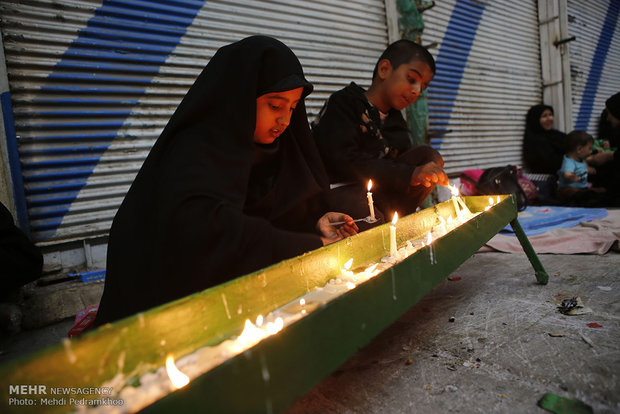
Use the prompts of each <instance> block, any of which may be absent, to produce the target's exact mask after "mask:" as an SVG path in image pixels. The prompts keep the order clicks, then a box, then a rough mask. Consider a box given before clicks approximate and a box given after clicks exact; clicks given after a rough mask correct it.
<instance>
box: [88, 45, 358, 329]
mask: <svg viewBox="0 0 620 414" xmlns="http://www.w3.org/2000/svg"><path fill="white" fill-rule="evenodd" d="M311 91H312V85H311V84H310V83H309V82H308V81H306V79H305V78H304V74H303V70H302V68H301V65H300V63H299V60H298V59H297V57H296V56H295V55H294V54H293V52H292V51H291V50H290V49H289V48H288V47H287V46H285V45H284V44H283V43H281V42H279V41H277V40H275V39H272V38H268V37H264V36H253V37H249V38H247V39H243V40H241V41H239V42H236V43H233V44H231V45H228V46H225V47H222V48H221V49H219V50H218V51H217V53H216V54H215V56H213V58H212V59H211V60H210V62H209V63H208V65H207V66H206V67H205V68H204V70H203V71H202V73H201V74H200V76H199V77H198V78H197V80H196V82H195V83H194V85H193V86H192V87H191V89H190V90H189V91H188V93H187V94H186V95H185V98H184V99H183V101H182V102H181V104H180V105H179V107H178V108H177V110H176V112H175V113H174V115H173V116H172V118H171V119H170V121H169V122H168V125H167V126H166V128H165V129H164V130H163V132H162V133H161V135H160V136H159V138H158V139H157V141H156V142H155V145H154V146H153V148H152V150H151V152H150V153H149V155H148V157H147V158H146V160H145V162H144V165H143V166H142V168H141V169H140V172H139V173H138V175H137V177H136V179H135V181H134V183H133V184H132V186H131V188H130V190H129V192H128V193H127V195H126V197H125V200H124V201H123V203H122V205H121V207H120V209H119V211H118V213H117V214H116V217H115V218H114V222H113V224H112V229H111V231H110V238H109V243H108V258H107V274H106V282H105V289H104V293H103V297H102V299H101V304H100V307H99V312H98V315H97V319H96V323H95V324H96V325H101V324H103V323H106V322H111V321H115V320H117V319H120V318H123V317H125V316H129V315H131V314H133V313H136V312H139V311H143V310H146V309H148V308H151V307H154V306H156V305H159V304H162V303H165V302H168V301H171V300H173V299H177V298H180V297H183V296H185V295H188V294H190V293H193V292H197V291H200V290H203V289H205V288H208V287H210V286H214V285H217V284H219V283H222V282H225V281H228V280H231V279H233V278H235V277H238V276H241V275H244V274H247V273H250V272H252V271H255V270H258V269H260V268H263V267H265V266H268V265H271V264H273V263H276V262H278V261H281V260H283V259H287V258H290V257H293V256H296V255H299V254H301V253H303V252H306V251H308V250H312V249H316V248H318V247H321V246H323V245H325V244H328V243H331V242H333V241H336V240H339V239H341V238H343V237H346V236H350V235H353V234H355V233H356V232H357V230H358V228H357V226H356V225H355V223H354V222H353V219H352V218H351V217H349V216H348V215H345V214H342V213H333V212H327V203H326V200H325V195H326V192H325V190H326V189H327V188H328V180H327V176H326V174H325V171H324V167H323V165H322V163H321V160H320V157H319V155H318V152H317V149H316V147H315V145H314V142H313V141H312V140H311V137H310V129H309V126H308V121H307V115H306V109H305V106H304V101H303V99H304V97H305V96H307V95H308V94H309V93H310V92H311ZM341 220H344V221H346V223H345V224H344V225H343V226H341V227H334V226H332V225H330V222H335V221H341Z"/></svg>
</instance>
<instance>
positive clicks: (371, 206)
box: [366, 180, 376, 221]
mask: <svg viewBox="0 0 620 414" xmlns="http://www.w3.org/2000/svg"><path fill="white" fill-rule="evenodd" d="M371 188H372V180H368V192H367V193H366V198H368V209H369V210H370V221H375V220H376V219H375V206H374V202H373V201H372V193H371V192H370V189H371Z"/></svg>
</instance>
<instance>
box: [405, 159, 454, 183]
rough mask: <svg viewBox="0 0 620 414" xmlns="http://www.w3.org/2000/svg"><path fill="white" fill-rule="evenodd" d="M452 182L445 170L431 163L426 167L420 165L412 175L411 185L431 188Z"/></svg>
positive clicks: (425, 165)
mask: <svg viewBox="0 0 620 414" xmlns="http://www.w3.org/2000/svg"><path fill="white" fill-rule="evenodd" d="M449 183H450V181H449V180H448V176H447V175H446V173H445V172H444V171H443V169H442V168H441V167H440V166H439V165H437V164H436V163H435V162H433V161H431V162H429V163H426V164H424V165H418V166H417V167H415V170H413V174H411V179H410V180H409V185H411V186H412V187H415V186H417V185H423V186H424V187H431V186H433V185H435V184H439V185H443V186H445V185H448V184H449Z"/></svg>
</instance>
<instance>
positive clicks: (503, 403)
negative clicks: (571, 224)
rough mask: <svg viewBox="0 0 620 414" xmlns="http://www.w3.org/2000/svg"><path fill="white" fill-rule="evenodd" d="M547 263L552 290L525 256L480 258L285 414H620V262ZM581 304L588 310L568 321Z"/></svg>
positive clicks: (564, 259)
mask: <svg viewBox="0 0 620 414" xmlns="http://www.w3.org/2000/svg"><path fill="white" fill-rule="evenodd" d="M539 257H540V258H541V261H542V262H543V264H544V266H545V267H546V269H547V272H548V273H549V275H550V281H549V284H548V285H546V286H542V285H538V284H536V283H535V278H534V275H533V270H532V267H531V265H530V264H529V262H528V260H527V258H526V256H525V255H524V254H506V253H478V254H476V255H474V256H473V257H471V258H470V259H469V260H468V261H467V262H465V263H464V264H463V265H461V266H460V268H459V269H457V270H456V271H455V272H454V273H453V274H452V277H453V278H454V277H455V276H456V277H460V278H461V280H455V281H450V280H446V281H444V282H443V283H442V284H440V285H439V286H437V287H436V288H435V289H434V290H433V291H432V292H430V293H429V294H428V295H426V296H425V297H424V298H423V299H422V300H421V301H420V302H419V303H418V304H416V305H415V306H413V307H412V308H411V309H410V310H409V311H407V312H406V313H405V314H404V315H403V316H402V317H401V318H400V319H398V320H397V321H396V322H395V323H394V324H393V325H391V326H390V327H388V328H387V329H386V330H384V331H383V332H382V333H381V334H380V335H379V336H378V337H377V338H375V340H374V341H373V342H371V343H370V344H369V345H368V346H366V347H365V348H363V349H362V350H360V352H358V353H357V354H356V355H355V356H354V357H353V358H351V359H350V360H349V361H348V362H346V363H345V364H344V365H343V366H341V367H340V368H339V369H338V370H337V371H336V372H334V373H333V374H332V375H331V376H329V377H328V378H326V379H325V380H323V381H322V382H321V383H320V384H318V385H317V386H316V387H315V388H314V389H313V390H312V391H311V392H309V393H308V394H307V395H306V396H305V397H303V398H302V399H301V400H299V401H298V402H297V403H296V404H295V405H294V406H293V407H291V408H290V410H288V413H287V414H308V413H317V414H318V413H321V414H330V413H339V414H345V413H364V414H370V413H381V414H387V413H389V414H396V413H424V414H426V413H450V412H455V413H511V414H512V413H544V412H547V411H545V410H543V409H542V408H539V407H538V406H537V402H538V400H540V398H541V397H542V396H543V395H544V394H545V393H553V394H557V395H560V396H563V397H569V398H576V399H579V400H581V401H583V402H584V403H586V404H588V405H590V406H591V407H592V408H593V412H595V413H597V414H602V413H620V382H619V377H620V254H619V253H615V252H609V253H607V254H606V255H604V256H595V255H571V256H561V255H541V256H539ZM573 296H579V297H581V299H582V300H583V302H584V305H585V306H586V307H589V308H591V309H592V313H588V314H584V315H579V316H566V315H563V314H561V313H560V312H559V311H558V309H557V306H558V304H559V303H561V301H562V300H563V299H565V298H570V297H573ZM452 317H453V318H454V320H453V322H451V318H452ZM590 323H597V324H599V325H601V327H589V326H588V324H590Z"/></svg>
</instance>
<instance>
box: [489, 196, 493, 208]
mask: <svg viewBox="0 0 620 414" xmlns="http://www.w3.org/2000/svg"><path fill="white" fill-rule="evenodd" d="M489 205H490V206H492V205H493V197H489Z"/></svg>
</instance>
